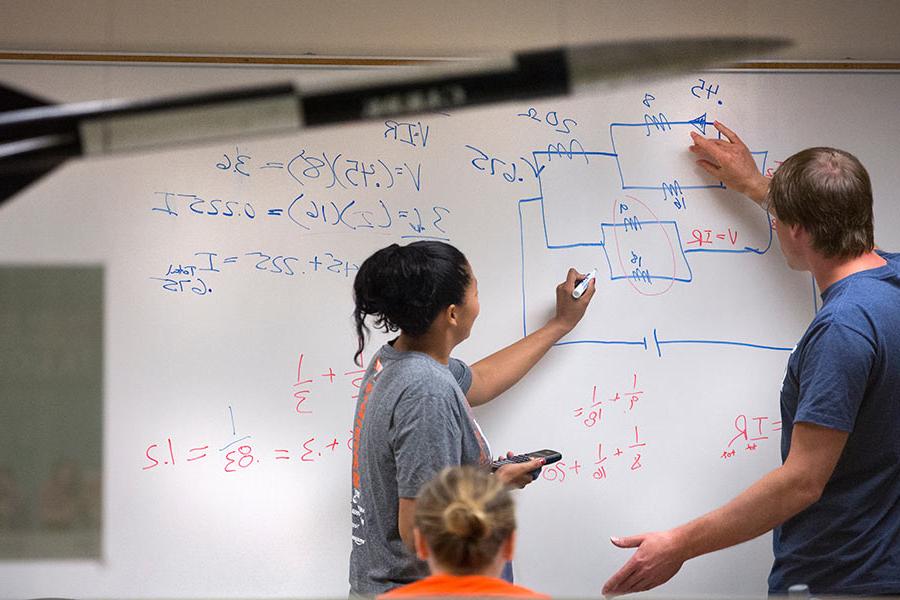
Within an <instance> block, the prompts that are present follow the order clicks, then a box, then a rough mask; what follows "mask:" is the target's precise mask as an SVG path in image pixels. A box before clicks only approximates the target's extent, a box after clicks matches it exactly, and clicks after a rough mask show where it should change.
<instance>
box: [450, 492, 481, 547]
mask: <svg viewBox="0 0 900 600" xmlns="http://www.w3.org/2000/svg"><path fill="white" fill-rule="evenodd" d="M443 517H444V527H445V528H446V530H447V532H448V533H451V534H453V535H455V536H457V537H460V538H463V539H468V540H480V539H482V538H485V537H487V536H488V534H489V533H490V523H489V522H488V518H487V515H486V514H484V510H481V509H480V508H478V507H477V506H475V505H474V504H473V503H471V502H466V501H463V500H457V501H455V502H451V503H450V504H449V505H448V506H447V508H445V509H444V514H443Z"/></svg>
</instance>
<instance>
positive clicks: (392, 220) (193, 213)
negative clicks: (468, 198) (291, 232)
mask: <svg viewBox="0 0 900 600" xmlns="http://www.w3.org/2000/svg"><path fill="white" fill-rule="evenodd" d="M154 195H155V196H156V197H157V198H156V202H155V204H154V205H153V206H152V207H151V209H150V210H151V211H152V212H156V213H159V214H162V215H166V216H169V217H178V216H180V215H184V216H189V217H191V218H204V219H230V220H233V221H235V222H237V221H241V222H245V223H249V222H256V221H258V220H260V219H276V220H278V219H281V220H287V221H289V222H291V223H293V224H294V225H296V226H297V227H299V228H301V229H303V230H305V231H316V232H319V233H321V232H323V231H333V230H334V229H339V230H342V231H365V230H369V229H378V230H379V231H382V232H385V231H388V232H392V233H396V234H399V236H400V237H401V238H419V239H437V240H443V241H448V240H449V239H450V237H449V233H448V229H447V227H448V219H447V217H449V216H450V214H451V211H450V209H449V208H446V207H444V206H438V205H434V204H432V205H425V206H421V207H420V206H404V207H403V208H394V207H393V206H392V205H391V204H389V201H385V200H383V199H377V200H372V199H362V198H360V199H351V200H342V201H338V202H335V201H329V200H319V199H316V198H314V197H313V195H312V194H306V193H305V192H304V193H301V194H299V195H298V196H296V197H295V198H293V200H291V201H290V203H288V205H287V206H286V207H285V206H281V207H271V208H266V209H260V210H257V208H256V207H255V206H254V205H253V203H252V202H250V201H249V200H235V199H226V198H209V197H206V198H205V197H202V196H200V195H199V194H190V193H179V192H167V191H163V192H155V193H154Z"/></svg>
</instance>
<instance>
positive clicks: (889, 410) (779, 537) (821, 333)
mask: <svg viewBox="0 0 900 600" xmlns="http://www.w3.org/2000/svg"><path fill="white" fill-rule="evenodd" d="M881 256H882V257H883V258H884V259H885V260H887V261H888V263H887V264H886V265H885V266H883V267H879V268H876V269H869V270H866V271H861V272H859V273H854V274H853V275H850V276H849V277H846V278H844V279H841V280H840V281H838V282H836V283H834V284H832V285H831V286H830V287H828V289H826V290H825V292H824V293H823V294H822V299H823V306H822V308H821V310H820V311H819V312H818V314H816V316H815V318H814V319H813V321H812V323H811V324H810V325H809V328H808V329H807V330H806V333H805V334H804V335H803V338H802V339H801V340H800V343H799V344H798V345H797V348H796V349H795V350H794V352H793V353H792V354H791V357H790V359H789V360H788V368H787V373H786V374H785V378H784V383H783V385H782V389H781V414H782V422H783V424H782V427H783V429H782V440H781V455H782V460H784V459H786V458H787V455H788V451H789V450H790V447H791V434H792V431H793V425H794V424H795V423H813V424H816V425H821V426H824V427H828V428H831V429H837V430H840V431H846V432H849V433H850V436H849V438H848V439H847V445H846V447H845V448H844V452H843V454H842V455H841V457H840V459H839V461H838V463H837V466H836V467H835V470H834V473H833V474H832V476H831V479H830V480H829V481H828V484H827V485H826V487H825V490H824V492H823V494H822V497H821V498H820V499H819V500H818V501H817V502H816V503H815V504H813V505H812V506H810V507H809V508H807V509H806V510H804V511H802V512H801V513H799V514H797V515H796V516H795V517H793V518H791V519H789V520H788V521H786V522H785V523H784V524H783V525H782V526H781V527H778V528H776V529H775V532H774V533H775V535H774V553H775V562H774V564H773V566H772V572H771V574H770V576H769V591H770V593H785V592H786V591H787V589H788V587H789V586H791V585H795V584H806V585H808V586H809V589H810V591H811V592H812V593H814V594H854V595H855V594H900V254H884V253H882V254H881Z"/></svg>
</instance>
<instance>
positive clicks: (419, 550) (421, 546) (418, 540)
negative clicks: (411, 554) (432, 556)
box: [413, 527, 429, 560]
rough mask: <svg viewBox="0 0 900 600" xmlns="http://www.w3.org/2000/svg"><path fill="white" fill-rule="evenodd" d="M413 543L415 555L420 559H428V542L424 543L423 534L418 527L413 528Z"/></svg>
mask: <svg viewBox="0 0 900 600" xmlns="http://www.w3.org/2000/svg"><path fill="white" fill-rule="evenodd" d="M413 545H414V546H415V547H416V556H418V557H419V558H420V559H422V560H428V554H429V551H428V544H426V543H425V536H423V535H422V532H421V531H419V528H418V527H414V528H413Z"/></svg>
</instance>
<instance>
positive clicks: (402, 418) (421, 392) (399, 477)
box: [350, 344, 491, 596]
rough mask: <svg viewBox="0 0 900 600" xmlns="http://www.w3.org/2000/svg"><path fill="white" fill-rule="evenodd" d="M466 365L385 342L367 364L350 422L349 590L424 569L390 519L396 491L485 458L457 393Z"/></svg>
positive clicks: (368, 588) (414, 575)
mask: <svg viewBox="0 0 900 600" xmlns="http://www.w3.org/2000/svg"><path fill="white" fill-rule="evenodd" d="M471 383H472V371H471V369H470V368H469V367H468V365H466V364H465V363H464V362H462V361H460V360H457V359H454V358H451V359H450V363H449V365H444V364H441V363H439V362H437V361H436V360H434V359H433V358H431V357H430V356H428V355H427V354H422V353H420V352H399V351H397V350H395V349H394V348H393V347H391V346H390V345H388V344H385V345H384V346H382V347H381V349H379V351H378V353H377V354H376V355H375V357H374V358H373V359H372V361H371V362H370V363H369V367H368V368H367V370H366V373H365V375H364V377H363V381H362V384H361V385H360V393H359V397H358V399H357V403H356V413H355V416H354V421H353V467H352V482H353V490H352V498H351V511H350V512H351V521H352V534H351V536H352V537H351V539H352V541H353V544H352V550H351V552H350V589H351V592H353V593H356V594H360V595H366V596H369V595H376V594H381V593H383V592H386V591H388V590H390V589H393V588H395V587H398V586H401V585H404V584H407V583H410V582H413V581H416V580H418V579H421V578H423V577H426V576H427V575H428V566H427V565H426V564H425V563H424V562H423V561H421V560H419V559H417V558H416V557H415V555H414V554H413V553H412V552H410V551H409V550H408V549H407V548H406V546H405V545H404V543H403V541H402V540H401V539H400V531H399V529H398V526H397V519H398V510H399V502H400V498H415V497H416V494H418V491H419V488H420V487H421V486H422V485H423V484H424V483H426V482H428V481H429V480H430V479H431V478H432V477H434V475H435V474H437V473H438V472H439V471H440V470H441V469H443V468H444V467H447V466H452V465H470V464H488V463H490V459H491V456H490V449H489V447H488V445H487V443H486V442H485V440H484V438H483V436H482V435H481V432H480V431H479V429H478V425H477V423H475V420H474V419H473V418H472V411H471V408H470V407H469V403H468V401H467V400H466V396H465V392H466V391H468V389H469V386H470V385H471Z"/></svg>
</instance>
